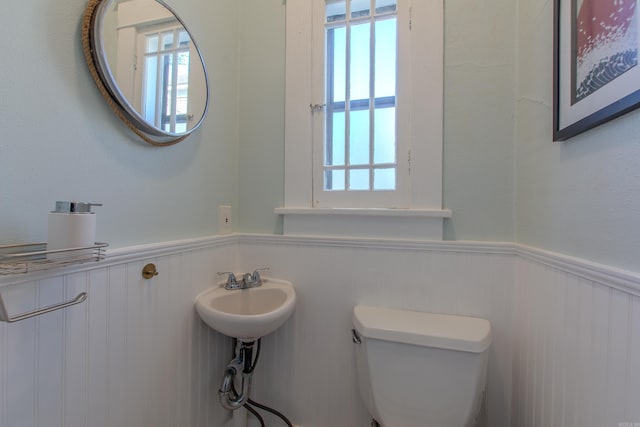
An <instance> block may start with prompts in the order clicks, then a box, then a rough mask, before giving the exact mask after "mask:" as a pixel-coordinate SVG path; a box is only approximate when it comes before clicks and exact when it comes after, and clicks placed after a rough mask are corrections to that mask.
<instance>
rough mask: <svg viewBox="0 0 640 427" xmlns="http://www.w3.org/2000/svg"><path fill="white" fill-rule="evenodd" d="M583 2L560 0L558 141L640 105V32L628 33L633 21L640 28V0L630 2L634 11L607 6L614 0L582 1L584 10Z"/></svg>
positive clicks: (555, 68) (556, 5) (556, 66)
mask: <svg viewBox="0 0 640 427" xmlns="http://www.w3.org/2000/svg"><path fill="white" fill-rule="evenodd" d="M577 1H578V0H554V22H553V27H554V36H553V140H554V141H566V140H568V139H569V138H572V137H574V136H576V135H578V134H580V133H583V132H585V131H587V130H589V129H592V128H594V127H596V126H599V125H601V124H603V123H605V122H608V121H610V120H612V119H614V118H616V117H619V116H621V115H623V114H626V113H628V112H629V111H631V110H634V109H636V108H638V107H640V60H639V59H638V51H640V49H639V46H640V42H639V41H638V39H639V38H640V36H639V33H640V31H626V30H628V29H629V28H630V26H631V25H635V28H640V26H639V25H638V24H639V23H638V19H639V15H640V12H638V11H637V10H636V9H637V7H636V6H640V4H636V3H640V0H626V1H625V2H624V4H625V5H626V6H628V9H622V8H620V9H621V12H620V11H618V12H613V13H609V12H610V11H607V10H606V9H607V7H609V5H610V4H612V3H613V2H611V1H610V0H582V3H581V7H580V10H578V3H577ZM584 8H587V11H586V12H585V10H583V9H584ZM603 11H604V12H606V14H605V13H603ZM615 13H619V14H620V16H616V15H615ZM629 14H630V15H631V16H628V15H629ZM585 16H586V17H588V19H581V18H585ZM618 18H624V19H620V22H623V24H619V23H618V24H615V23H614V24H613V25H608V24H609V23H610V22H613V21H612V20H613V19H618ZM585 22H587V23H590V22H592V23H593V24H591V25H585V24H584V23H585ZM624 22H627V26H626V29H625V27H624ZM585 27H588V28H587V31H585ZM611 28H613V30H612V29H611ZM602 29H608V30H602ZM591 31H593V32H599V33H598V34H596V36H594V34H591V33H590V32H591ZM585 33H590V34H589V37H588V38H587V36H585ZM602 33H604V36H602ZM612 34H613V36H612ZM616 37H617V38H616ZM593 40H598V42H597V43H595V42H593ZM594 45H595V47H593V46H594ZM585 46H587V47H586V48H585ZM620 46H624V47H623V48H622V49H621V48H620ZM615 49H618V50H615ZM585 52H586V53H585ZM616 61H617V62H616ZM594 63H595V65H591V64H594ZM585 64H586V65H585ZM587 70H588V72H586V71H587ZM611 70H613V71H611ZM603 76H604V77H603ZM585 87H586V88H587V89H584V88H585Z"/></svg>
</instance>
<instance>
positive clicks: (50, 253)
mask: <svg viewBox="0 0 640 427" xmlns="http://www.w3.org/2000/svg"><path fill="white" fill-rule="evenodd" d="M107 246H109V245H108V244H107V243H99V242H96V243H95V244H94V245H93V246H87V247H80V248H69V249H55V250H47V243H46V242H38V243H20V244H14V245H0V275H8V274H24V273H29V272H32V271H40V270H49V269H52V268H58V267H64V266H69V265H74V264H82V263H86V262H95V261H100V260H103V259H104V258H105V248H106V247H107Z"/></svg>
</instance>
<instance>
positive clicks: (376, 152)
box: [373, 107, 396, 164]
mask: <svg viewBox="0 0 640 427" xmlns="http://www.w3.org/2000/svg"><path fill="white" fill-rule="evenodd" d="M395 162H396V109H395V107H391V108H378V109H376V110H375V111H374V133H373V163H374V164H380V163H395Z"/></svg>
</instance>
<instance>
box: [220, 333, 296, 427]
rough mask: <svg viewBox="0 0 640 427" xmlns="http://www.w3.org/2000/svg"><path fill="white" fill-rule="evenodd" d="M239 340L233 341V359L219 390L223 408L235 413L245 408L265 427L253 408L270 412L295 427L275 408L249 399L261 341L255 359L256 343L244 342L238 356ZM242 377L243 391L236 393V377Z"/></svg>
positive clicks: (226, 369)
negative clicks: (254, 348) (254, 349)
mask: <svg viewBox="0 0 640 427" xmlns="http://www.w3.org/2000/svg"><path fill="white" fill-rule="evenodd" d="M237 342H238V341H237V340H236V339H235V338H234V340H233V349H234V350H233V359H232V360H231V362H229V364H228V365H227V367H226V368H225V371H224V377H223V378H222V383H221V384H220V388H219V389H218V395H219V396H220V404H221V405H222V407H223V408H225V409H228V410H231V411H235V410H236V409H239V408H241V407H243V406H244V407H245V409H247V410H248V411H249V412H251V414H253V415H254V416H255V417H256V418H257V419H258V421H259V422H260V425H261V426H263V427H264V425H265V424H264V421H263V420H262V417H261V416H260V414H258V412H257V411H256V410H255V408H254V407H253V406H255V407H256V408H260V409H262V410H264V411H267V412H270V413H272V414H274V415H276V416H277V417H278V418H280V419H281V420H282V421H283V422H284V423H285V424H286V425H287V426H288V427H293V424H292V423H291V421H289V419H288V418H287V417H285V416H284V415H283V414H282V413H280V412H278V411H276V410H275V409H273V408H270V407H268V406H265V405H262V404H260V403H258V402H256V401H254V400H251V399H250V398H249V389H250V388H251V376H252V375H253V370H254V369H255V367H256V364H257V363H258V357H259V356H260V339H258V345H257V350H256V355H255V359H254V357H253V347H254V344H255V343H256V342H255V341H251V342H244V341H243V342H242V343H241V346H240V352H239V353H238V354H237V355H236V348H237ZM238 374H240V375H241V384H242V385H241V389H242V390H241V391H240V394H238V392H237V391H236V388H235V384H234V383H235V378H236V376H237V375H238Z"/></svg>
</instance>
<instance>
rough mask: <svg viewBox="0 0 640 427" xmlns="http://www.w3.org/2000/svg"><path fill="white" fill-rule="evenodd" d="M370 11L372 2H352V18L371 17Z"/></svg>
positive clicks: (367, 0) (357, 0) (368, 0)
mask: <svg viewBox="0 0 640 427" xmlns="http://www.w3.org/2000/svg"><path fill="white" fill-rule="evenodd" d="M370 9H371V1H370V0H351V17H352V18H359V17H361V16H369V11H370Z"/></svg>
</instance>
